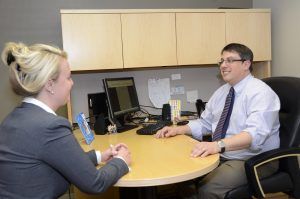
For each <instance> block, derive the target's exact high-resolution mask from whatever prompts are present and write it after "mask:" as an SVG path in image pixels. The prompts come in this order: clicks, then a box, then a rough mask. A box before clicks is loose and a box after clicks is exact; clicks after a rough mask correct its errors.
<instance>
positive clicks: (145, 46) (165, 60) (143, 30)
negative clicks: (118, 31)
mask: <svg viewBox="0 0 300 199" xmlns="http://www.w3.org/2000/svg"><path fill="white" fill-rule="evenodd" d="M121 19H122V40H123V56H124V68H137V67H152V66H169V65H177V58H176V33H175V13H139V14H122V15H121Z"/></svg>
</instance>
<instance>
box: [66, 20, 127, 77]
mask: <svg viewBox="0 0 300 199" xmlns="http://www.w3.org/2000/svg"><path fill="white" fill-rule="evenodd" d="M61 20H62V34H63V44H64V49H65V50H66V51H67V52H68V55H69V62H70V64H71V70H72V71H77V70H102V69H115V68H123V60H122V40H121V21H120V14H62V18H61Z"/></svg>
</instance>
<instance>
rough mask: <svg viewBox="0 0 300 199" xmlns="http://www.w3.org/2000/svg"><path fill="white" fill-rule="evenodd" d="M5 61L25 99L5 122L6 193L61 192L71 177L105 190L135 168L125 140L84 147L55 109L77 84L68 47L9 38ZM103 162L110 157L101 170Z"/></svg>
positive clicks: (1, 143) (0, 137)
mask: <svg viewBox="0 0 300 199" xmlns="http://www.w3.org/2000/svg"><path fill="white" fill-rule="evenodd" d="M2 61H3V62H4V64H5V65H7V66H8V67H9V80H10V83H11V86H12V89H13V91H14V92H15V93H16V94H17V95H20V96H23V97H24V99H23V101H22V103H21V105H20V106H18V107H16V108H15V109H14V110H13V111H12V112H11V113H10V114H9V115H8V116H7V117H6V118H5V119H4V121H3V122H2V124H1V125H0V198H57V197H59V196H60V195H62V194H64V193H65V192H66V191H67V189H68V187H69V185H70V183H72V184H74V185H75V186H77V187H78V188H79V189H81V190H82V191H84V192H88V193H100V192H104V191H105V190H106V189H107V188H108V187H110V186H111V185H113V184H114V183H116V182H117V181H118V179H119V178H121V177H122V176H123V175H125V174H126V173H127V172H128V171H129V169H128V166H127V165H129V164H130V162H131V157H130V152H129V150H128V148H127V147H126V145H125V144H118V145H116V146H115V147H112V148H110V149H107V150H106V151H104V152H103V153H102V154H101V153H100V152H99V151H94V150H92V151H89V152H87V153H84V152H83V150H82V149H81V147H80V146H79V144H78V143H77V141H76V139H75V137H74V136H73V134H72V130H71V126H70V124H69V122H68V120H66V119H65V118H63V117H59V116H57V115H56V114H55V111H56V110H57V109H58V108H59V107H61V106H63V105H65V104H66V102H67V101H68V100H69V99H70V91H71V88H72V86H73V81H72V79H71V72H70V67H69V64H68V61H67V54H66V53H65V52H64V51H62V50H60V49H58V48H55V47H52V46H48V45H44V44H36V45H32V46H26V45H25V44H22V43H7V44H6V46H5V48H4V50H3V52H2ZM100 162H107V163H106V164H105V166H103V167H102V168H100V169H99V170H97V169H96V167H95V165H97V164H98V163H100Z"/></svg>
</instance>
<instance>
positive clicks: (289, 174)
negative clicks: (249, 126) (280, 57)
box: [225, 77, 300, 199]
mask: <svg viewBox="0 0 300 199" xmlns="http://www.w3.org/2000/svg"><path fill="white" fill-rule="evenodd" d="M263 81H264V82H265V83H266V84H268V85H269V86H270V87H271V88H272V89H273V90H274V91H275V93H277V95H278V97H279V99H280V102H281V108H280V111H279V120H280V148H279V149H274V150H271V151H268V152H264V153H262V154H259V155H257V156H254V157H252V158H250V159H249V160H247V161H246V162H245V170H246V175H247V179H248V185H244V186H240V187H236V188H235V189H233V190H230V191H229V192H227V194H226V196H225V198H226V199H243V198H251V196H255V197H256V198H264V197H265V194H266V193H276V192H284V193H286V194H288V195H290V196H292V197H294V198H296V199H298V198H300V168H299V163H298V160H297V156H299V155H300V78H296V77H270V78H265V79H263ZM272 160H279V169H278V171H277V172H276V173H275V174H273V175H271V176H269V177H267V178H264V179H258V176H257V171H256V168H257V167H258V166H259V165H262V164H264V163H267V162H270V161H272Z"/></svg>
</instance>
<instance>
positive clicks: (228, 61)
mask: <svg viewBox="0 0 300 199" xmlns="http://www.w3.org/2000/svg"><path fill="white" fill-rule="evenodd" d="M236 61H241V62H244V61H246V60H245V59H221V60H220V61H219V62H218V65H219V66H221V64H223V62H225V64H232V63H233V62H236Z"/></svg>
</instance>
